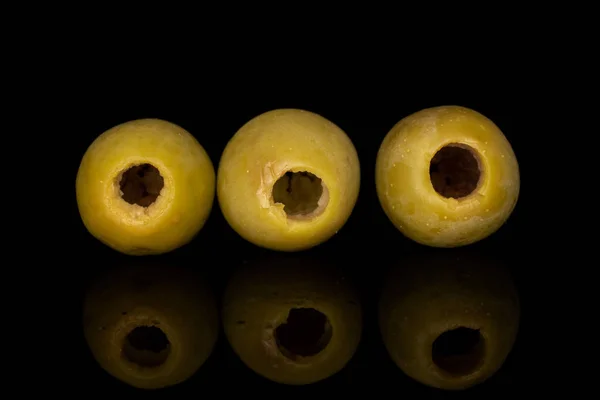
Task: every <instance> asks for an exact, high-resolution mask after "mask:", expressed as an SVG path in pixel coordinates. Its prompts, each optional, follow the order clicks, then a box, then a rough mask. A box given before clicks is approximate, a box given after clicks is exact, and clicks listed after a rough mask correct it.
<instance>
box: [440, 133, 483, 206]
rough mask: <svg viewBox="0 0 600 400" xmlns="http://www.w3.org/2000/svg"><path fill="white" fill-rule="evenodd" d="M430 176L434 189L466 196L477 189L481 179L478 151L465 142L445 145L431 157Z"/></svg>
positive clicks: (442, 194) (446, 194) (441, 192)
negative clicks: (464, 143)
mask: <svg viewBox="0 0 600 400" xmlns="http://www.w3.org/2000/svg"><path fill="white" fill-rule="evenodd" d="M429 177H430V179H431V184H432V185H433V188H434V190H435V191H436V192H437V193H438V194H440V195H441V196H444V197H446V198H455V199H459V198H462V197H466V196H468V195H470V194H471V193H473V191H475V189H476V188H477V185H479V180H480V179H481V169H480V162H479V158H478V156H477V153H476V152H475V150H474V149H472V148H471V147H469V146H466V145H463V144H457V143H456V144H449V145H447V146H444V147H442V148H441V149H440V150H439V151H438V152H437V153H436V154H435V155H434V156H433V158H432V159H431V162H430V164H429Z"/></svg>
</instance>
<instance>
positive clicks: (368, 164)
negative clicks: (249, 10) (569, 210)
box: [69, 76, 533, 397]
mask: <svg viewBox="0 0 600 400" xmlns="http://www.w3.org/2000/svg"><path fill="white" fill-rule="evenodd" d="M89 78H90V77H88V79H89ZM121 78H122V77H121ZM403 79H404V80H405V81H408V82H409V81H410V78H406V77H404V78H403ZM491 81H492V79H491V77H485V76H483V77H481V79H480V80H478V81H477V82H472V83H470V85H469V86H470V87H469V88H466V86H465V85H464V82H463V83H460V82H459V83H457V84H454V85H436V86H434V85H431V87H426V86H424V85H419V84H413V85H407V84H405V83H402V81H401V80H399V82H396V83H394V84H390V83H389V82H388V83H383V82H380V83H375V82H372V83H369V84H366V85H364V87H361V88H360V90H358V89H357V88H356V86H351V85H349V84H346V83H345V82H344V79H338V80H337V84H336V85H332V84H331V85H330V84H315V82H310V81H307V82H300V83H299V82H298V81H297V80H296V79H294V77H292V76H288V77H285V76H284V77H281V78H278V79H274V80H271V81H269V82H265V81H261V82H258V83H256V82H255V83H254V84H252V85H241V84H239V82H235V83H234V82H232V81H231V79H227V78H226V79H220V80H219V82H218V83H216V82H211V84H209V82H210V79H205V80H202V81H198V82H195V83H189V82H186V83H182V82H176V81H175V80H174V81H172V82H170V81H169V82H163V83H161V85H160V87H158V86H155V85H154V84H153V83H152V81H151V80H150V78H149V80H148V81H147V83H146V84H144V83H143V84H142V85H135V86H133V85H127V84H124V85H102V84H98V85H94V88H93V89H91V88H89V87H86V90H85V96H83V97H81V98H80V99H79V100H80V104H78V105H77V106H75V107H76V109H77V112H76V113H77V123H76V125H77V126H75V127H73V128H75V131H77V134H76V135H74V138H73V139H72V140H71V141H70V145H69V155H70V158H69V165H70V168H71V169H70V171H71V172H70V173H71V175H70V177H71V178H72V183H73V184H72V186H71V192H72V201H71V204H72V207H70V215H69V216H70V220H71V222H72V223H71V224H70V229H71V232H72V233H73V238H74V241H75V246H74V248H76V249H77V253H78V254H85V260H86V262H85V265H84V266H81V265H80V267H79V268H75V269H74V271H75V272H74V274H73V275H74V278H70V279H71V285H72V288H74V290H73V292H72V293H71V292H69V293H70V295H71V296H72V297H71V300H72V302H71V304H73V307H71V308H70V309H69V310H70V311H69V312H72V313H73V314H72V315H73V318H72V319H71V320H72V321H75V323H74V324H73V328H72V332H74V334H73V337H74V339H73V341H71V342H70V346H72V353H73V355H75V357H76V365H77V366H78V370H79V372H78V374H79V380H80V383H79V384H80V385H81V386H82V387H94V388H97V389H95V391H99V392H102V393H106V394H128V393H129V394H133V393H136V392H137V390H136V389H132V388H130V387H128V386H127V385H125V384H123V383H120V382H118V381H117V380H116V379H114V378H112V377H111V376H109V375H108V374H106V373H105V372H104V371H103V370H101V369H100V367H99V366H98V365H97V364H96V363H95V361H94V360H93V358H92V356H91V354H90V353H89V351H88V349H87V347H86V344H85V341H84V339H83V334H82V333H83V332H82V330H81V326H80V325H79V323H80V313H81V308H80V307H81V299H82V295H83V293H84V291H85V288H86V285H87V284H88V283H89V282H90V280H91V279H93V277H94V276H95V275H96V274H97V273H99V272H101V271H102V270H104V269H106V268H107V267H112V266H118V265H121V263H128V262H129V261H131V257H128V256H124V255H121V254H118V253H116V252H115V251H113V250H111V249H109V248H107V247H106V246H104V245H103V244H101V243H100V242H98V241H97V240H95V239H94V238H93V237H92V236H91V235H90V234H89V233H87V231H86V230H85V228H84V226H83V224H82V223H81V220H80V217H79V214H78V210H77V205H76V201H75V191H74V182H75V175H76V172H77V168H78V166H79V162H80V160H81V157H82V156H83V154H84V152H85V151H86V149H87V147H88V146H89V145H90V144H91V142H92V141H93V140H94V139H95V138H96V137H97V136H98V135H100V134H101V133H102V132H104V131H105V130H107V129H109V128H111V127H113V126H114V125H117V124H119V123H122V122H126V121H129V120H132V119H137V118H162V119H165V120H168V121H171V122H173V123H176V124H178V125H180V126H181V127H183V128H185V129H186V130H188V131H189V132H190V133H192V134H193V135H194V136H195V137H196V138H197V139H198V141H199V142H200V143H201V144H202V146H203V147H204V148H205V149H206V151H207V152H208V154H209V156H210V157H211V160H212V162H213V164H214V166H215V170H216V168H217V166H218V163H219V158H220V156H221V153H222V151H223V149H224V148H225V146H226V144H227V141H228V140H229V139H230V138H231V136H232V135H233V134H234V133H235V132H236V131H237V130H238V129H239V128H240V127H241V126H242V125H243V124H244V123H246V122H247V121H248V120H250V119H251V118H253V117H255V116H256V115H258V114H260V113H263V112H266V111H269V110H272V109H276V108H301V109H305V110H309V111H312V112H315V113H318V114H320V115H322V116H323V117H325V118H327V119H329V120H331V121H332V122H334V123H335V124H337V125H338V126H339V127H340V128H342V129H343V130H344V131H345V132H346V133H347V134H348V136H349V137H350V138H351V140H352V141H353V143H354V145H355V146H356V148H357V151H358V155H359V159H360V163H361V190H360V195H359V198H358V202H357V203H356V206H355V208H354V211H353V213H352V215H351V217H350V218H349V220H348V222H347V223H346V225H345V226H344V227H343V229H341V230H340V231H339V233H338V234H337V235H335V236H334V237H332V238H331V239H330V240H329V241H328V242H326V243H324V244H322V245H320V246H318V247H316V248H314V249H312V250H309V251H308V252H306V253H307V254H308V255H309V256H310V257H319V258H325V259H329V260H331V262H335V263H337V264H339V265H342V266H343V267H344V268H345V269H346V270H347V272H348V273H349V274H350V275H351V276H352V277H353V278H354V282H355V284H356V286H357V288H358V289H359V291H360V293H361V296H362V302H363V311H364V331H363V339H362V342H361V344H360V346H359V349H358V351H357V353H356V354H355V356H354V358H353V359H352V360H351V361H350V363H349V364H348V365H347V367H346V368H345V369H344V370H342V371H341V372H339V373H338V374H337V375H335V376H333V377H331V378H329V379H326V380H325V381H322V382H319V383H316V384H313V385H309V386H305V387H290V386H283V385H277V384H274V383H271V382H269V381H267V380H265V379H263V378H261V377H259V376H257V375H256V374H255V373H254V372H252V371H251V370H250V369H248V368H247V367H245V365H244V364H242V362H241V361H240V360H239V359H238V358H237V357H236V356H235V354H234V353H233V352H232V350H231V349H230V347H229V345H228V344H227V341H226V339H225V337H224V335H223V334H222V333H221V336H220V338H219V341H218V343H217V346H216V348H215V350H214V352H213V354H212V356H211V357H210V359H209V360H208V361H207V362H206V363H205V364H204V365H203V367H202V368H201V369H200V370H199V371H198V372H197V373H196V374H195V375H194V376H193V377H192V378H191V379H189V380H188V381H187V382H185V383H183V384H181V385H178V386H176V387H173V388H169V389H166V390H159V391H155V392H154V393H153V394H156V395H163V394H164V395H175V394H184V393H188V392H189V393H190V395H202V394H200V391H211V392H212V391H215V390H218V392H217V393H218V394H219V395H225V396H226V395H227V394H229V393H232V394H233V393H238V392H239V390H240V388H244V390H246V391H247V393H252V392H253V391H254V390H260V391H262V392H263V393H273V394H275V393H277V394H278V395H279V394H285V393H291V392H299V393H306V394H310V395H312V394H318V393H322V392H323V390H324V389H330V388H331V389H333V388H337V389H350V390H356V389H360V390H365V393H372V394H374V395H378V394H383V393H384V392H385V391H387V390H392V391H396V392H398V393H400V392H402V393H410V394H411V395H415V396H426V397H431V396H433V397H438V396H439V397H444V396H457V395H458V396H459V397H460V396H461V395H466V394H467V393H470V394H474V395H486V394H490V393H498V391H506V392H507V393H511V392H516V388H517V387H519V388H522V387H523V385H525V384H526V379H527V373H528V371H527V363H526V362H525V360H526V358H527V357H528V355H527V352H526V351H524V350H523V349H524V348H527V347H528V344H529V343H530V341H531V340H532V337H533V333H532V326H531V323H528V306H529V297H528V296H530V291H531V289H530V287H531V286H530V285H531V284H530V282H531V280H532V277H531V276H529V275H530V273H528V270H527V269H524V268H520V267H519V266H520V264H519V263H520V261H519V260H521V259H522V258H521V257H519V255H520V254H521V253H522V252H524V251H525V247H524V242H525V241H526V240H525V239H526V238H527V235H528V234H529V233H528V226H527V224H526V218H525V215H527V213H528V197H529V194H528V193H529V191H528V188H527V185H528V179H527V173H528V165H527V160H528V157H529V155H528V149H527V145H526V143H525V140H526V138H527V136H525V135H523V134H522V125H520V124H519V122H518V118H519V115H518V109H517V108H516V107H515V104H516V103H517V102H518V101H519V98H518V93H514V92H511V90H510V88H509V87H507V86H503V85H502V84H496V85H490V84H489V83H486V82H491ZM290 82H294V83H293V84H292V83H290ZM413 83H414V82H413ZM409 86H410V89H409ZM439 105H462V106H466V107H470V108H473V109H475V110H477V111H479V112H481V113H483V114H484V115H486V116H487V117H488V118H490V119H491V120H492V121H494V122H495V123H496V124H497V125H498V126H499V127H500V129H501V130H502V131H503V132H504V134H505V135H506V137H507V138H508V140H509V141H510V142H511V144H512V146H513V149H514V151H515V153H516V156H517V159H518V161H519V164H520V169H521V195H520V199H519V202H518V204H517V207H516V209H515V210H514V212H513V214H512V216H511V218H510V220H509V221H508V222H507V223H506V224H505V225H504V226H503V227H502V228H501V229H500V230H499V231H497V232H496V233H495V234H494V235H492V236H491V237H489V238H487V239H485V240H483V241H481V242H479V243H477V244H474V245H471V246H469V247H468V248H466V250H467V251H473V252H477V253H484V254H485V256H486V257H491V258H497V259H501V260H502V261H503V262H506V263H507V265H509V266H510V268H511V270H512V271H513V275H514V277H515V281H516V283H517V286H518V289H519V291H520V296H521V301H522V321H521V329H520V333H519V336H518V339H517V342H516V344H515V347H514V350H513V352H512V353H511V354H510V356H509V358H508V359H507V361H506V363H505V365H504V367H503V368H502V369H501V370H500V371H499V372H498V373H497V374H496V375H495V376H494V377H492V378H491V379H489V380H488V381H487V382H485V383H484V384H482V385H479V386H477V387H475V388H473V389H469V390H468V391H466V392H462V393H461V392H458V393H452V392H442V391H439V390H435V389H431V388H428V387H426V386H423V385H421V384H419V383H416V382H414V381H412V380H411V379H410V378H408V377H406V376H405V375H404V374H403V373H402V372H401V371H400V370H399V369H398V368H397V367H396V366H395V365H394V364H393V363H392V361H391V359H390V358H389V356H388V355H387V353H386V351H385V348H384V347H383V344H382V341H381V338H380V336H379V331H378V325H377V320H376V316H377V300H378V295H379V287H380V285H381V280H382V279H383V277H384V273H385V270H386V269H387V268H388V267H389V266H390V265H392V264H394V263H401V262H402V260H403V259H404V258H405V257H407V256H410V255H414V254H422V255H423V256H427V254H429V253H431V252H434V251H447V252H449V253H450V252H452V251H453V250H434V249H428V248H425V247H424V246H421V245H418V244H415V243H413V242H412V241H410V240H409V239H407V238H405V237H403V235H402V234H401V233H400V232H398V231H397V230H396V229H395V228H394V226H393V225H392V224H391V222H389V220H388V219H387V217H386V216H385V214H384V213H383V210H382V208H381V206H380V205H379V201H378V199H377V194H376V191H375V181H374V176H375V173H374V168H375V158H376V155H377V150H378V148H379V146H380V144H381V141H382V140H383V138H384V137H385V135H386V134H387V132H388V131H389V129H390V128H391V127H392V126H393V125H394V124H395V123H396V122H398V121H399V120H400V119H402V118H403V117H405V116H407V115H409V114H411V113H413V112H416V111H418V110H421V109H423V108H426V107H431V106H439ZM462 251H465V249H463V250H462ZM266 253H268V251H266V250H263V249H260V248H258V247H256V246H253V245H251V244H249V243H247V242H245V241H244V240H243V239H241V238H240V237H239V236H238V235H237V234H236V233H235V232H234V231H233V230H232V229H231V228H230V227H229V226H228V224H227V223H226V221H225V220H224V218H223V216H222V214H221V212H220V209H219V206H218V203H217V200H216V198H215V202H214V206H213V211H212V213H211V216H210V218H209V220H208V222H207V223H206V225H205V226H204V228H203V229H202V231H201V232H200V233H199V235H198V236H197V237H196V238H195V239H194V240H193V241H192V242H191V243H189V244H188V245H186V246H184V247H182V248H180V249H178V250H176V251H174V252H172V253H170V254H168V255H165V256H160V257H154V258H156V259H158V258H160V259H162V260H165V261H168V262H172V263H180V264H184V265H186V266H189V267H192V268H197V269H200V270H202V271H204V272H205V273H206V275H207V278H208V279H209V280H210V282H211V284H212V286H213V289H214V291H215V294H216V295H217V298H220V296H221V294H222V291H223V288H224V286H225V284H226V282H227V279H228V277H229V274H230V273H231V271H232V270H233V269H234V268H235V267H237V266H239V265H241V264H243V263H244V262H247V261H250V260H257V259H260V257H261V256H262V255H264V254H266ZM80 260H81V259H79V261H77V260H74V261H73V262H74V263H78V264H81V261H80ZM138 261H139V260H136V262H138ZM194 393H198V394H194ZM258 393H260V392H258ZM211 395H212V393H211Z"/></svg>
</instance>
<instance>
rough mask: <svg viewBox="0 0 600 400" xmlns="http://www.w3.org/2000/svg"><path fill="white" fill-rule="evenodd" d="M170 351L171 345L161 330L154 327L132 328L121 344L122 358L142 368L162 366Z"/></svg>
mask: <svg viewBox="0 0 600 400" xmlns="http://www.w3.org/2000/svg"><path fill="white" fill-rule="evenodd" d="M170 351H171V343H170V342H169V339H168V338H167V335H166V334H165V333H164V332H163V331H162V329H160V328H157V327H156V326H138V327H137V328H134V329H133V330H132V331H131V332H129V334H128V335H127V337H126V338H125V342H124V343H123V353H122V354H123V356H124V357H125V358H126V359H128V360H129V361H131V362H132V363H134V364H137V365H139V366H140V367H144V368H152V367H157V366H159V365H162V364H163V363H164V362H165V361H167V358H168V357H169V353H170Z"/></svg>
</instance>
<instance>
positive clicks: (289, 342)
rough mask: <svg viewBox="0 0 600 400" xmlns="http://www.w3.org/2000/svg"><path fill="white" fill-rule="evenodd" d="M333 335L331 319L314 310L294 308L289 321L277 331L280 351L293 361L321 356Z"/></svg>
mask: <svg viewBox="0 0 600 400" xmlns="http://www.w3.org/2000/svg"><path fill="white" fill-rule="evenodd" d="M331 335H332V328H331V324H330V323H329V319H328V318H327V316H326V315H325V314H323V313H321V312H320V311H317V310H315V309H314V308H292V309H291V310H290V312H289V314H288V317H287V321H286V322H284V323H283V324H281V325H279V326H278V327H277V328H276V329H275V339H276V341H277V345H278V347H279V350H280V351H281V353H282V354H283V355H284V356H286V357H287V358H289V359H291V360H295V359H298V358H299V357H310V356H314V355H316V354H319V353H320V352H321V351H323V350H324V349H325V347H327V345H328V344H329V341H330V340H331Z"/></svg>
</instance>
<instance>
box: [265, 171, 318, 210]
mask: <svg viewBox="0 0 600 400" xmlns="http://www.w3.org/2000/svg"><path fill="white" fill-rule="evenodd" d="M324 192H326V189H325V188H324V184H323V182H322V180H321V178H319V177H318V176H316V175H314V174H311V173H310V172H305V171H302V172H292V171H288V172H286V173H285V174H284V175H283V176H282V177H281V178H279V179H278V180H277V181H276V182H275V184H274V185H273V202H275V203H281V204H283V206H284V208H283V211H284V212H285V213H286V214H287V216H288V218H297V219H302V218H310V217H311V216H314V215H316V214H318V211H319V209H320V208H319V207H320V206H321V204H319V203H320V202H321V203H323V200H326V198H325V199H321V198H322V197H323V196H326V193H324Z"/></svg>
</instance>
